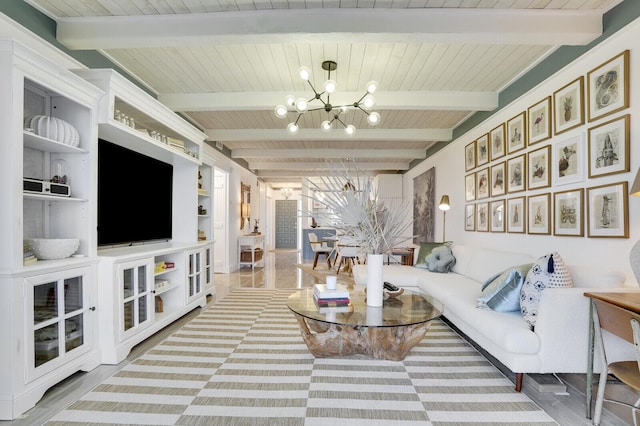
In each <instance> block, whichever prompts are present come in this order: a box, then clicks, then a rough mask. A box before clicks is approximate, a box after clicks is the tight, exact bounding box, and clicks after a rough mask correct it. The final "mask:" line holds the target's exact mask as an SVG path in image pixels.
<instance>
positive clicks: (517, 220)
mask: <svg viewBox="0 0 640 426" xmlns="http://www.w3.org/2000/svg"><path fill="white" fill-rule="evenodd" d="M524 201H525V197H516V198H509V199H508V200H507V217H506V219H505V220H506V227H507V232H510V233H512V234H524V233H525V227H524V224H525V220H526V218H527V216H526V211H527V207H526V204H525V202H524Z"/></svg>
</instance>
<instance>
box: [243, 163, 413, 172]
mask: <svg viewBox="0 0 640 426" xmlns="http://www.w3.org/2000/svg"><path fill="white" fill-rule="evenodd" d="M248 167H249V169H251V170H260V171H265V170H279V171H295V170H298V171H309V170H314V171H315V170H327V169H329V167H330V166H329V165H328V164H326V163H324V161H295V162H294V161H291V162H284V161H249V163H248ZM358 169H361V170H409V161H405V162H395V163H390V162H386V161H385V162H366V163H365V162H362V163H358Z"/></svg>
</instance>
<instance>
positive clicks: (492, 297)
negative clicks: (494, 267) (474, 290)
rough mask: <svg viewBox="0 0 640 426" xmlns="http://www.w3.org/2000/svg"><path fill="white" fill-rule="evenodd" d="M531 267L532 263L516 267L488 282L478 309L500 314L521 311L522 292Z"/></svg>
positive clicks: (480, 298) (479, 299) (484, 287)
mask: <svg viewBox="0 0 640 426" xmlns="http://www.w3.org/2000/svg"><path fill="white" fill-rule="evenodd" d="M531 266H533V264H531V263H528V264H526V265H520V266H514V267H513V268H509V269H507V270H505V271H504V272H502V273H501V274H498V275H496V276H494V277H491V278H490V279H489V280H487V281H486V282H485V283H484V285H483V286H482V295H481V296H480V297H479V298H478V300H477V306H478V308H484V309H493V310H494V311H498V312H511V311H519V310H520V290H521V288H522V284H523V283H524V278H525V277H526V276H527V273H528V272H529V269H531Z"/></svg>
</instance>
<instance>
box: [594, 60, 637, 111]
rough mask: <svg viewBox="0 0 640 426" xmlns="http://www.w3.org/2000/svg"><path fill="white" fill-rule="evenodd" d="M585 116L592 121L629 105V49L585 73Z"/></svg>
mask: <svg viewBox="0 0 640 426" xmlns="http://www.w3.org/2000/svg"><path fill="white" fill-rule="evenodd" d="M587 98H588V99H589V102H588V103H587V111H588V113H587V117H588V119H589V121H594V120H597V119H599V118H602V117H604V116H607V115H609V114H613V113H614V112H617V111H620V110H623V109H625V108H628V107H629V51H628V50H625V51H624V52H622V53H620V54H619V55H617V56H614V57H613V58H611V59H609V60H608V61H607V62H605V63H604V64H602V65H600V66H598V67H596V68H594V69H593V70H591V71H589V73H587Z"/></svg>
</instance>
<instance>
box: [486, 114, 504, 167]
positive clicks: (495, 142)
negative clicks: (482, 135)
mask: <svg viewBox="0 0 640 426" xmlns="http://www.w3.org/2000/svg"><path fill="white" fill-rule="evenodd" d="M504 132H505V130H504V123H502V124H501V125H499V126H498V127H496V128H495V129H493V130H492V131H491V132H489V139H490V141H491V150H490V151H491V160H492V161H493V160H496V159H498V158H500V157H504V156H505V154H506V149H505V146H504Z"/></svg>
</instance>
